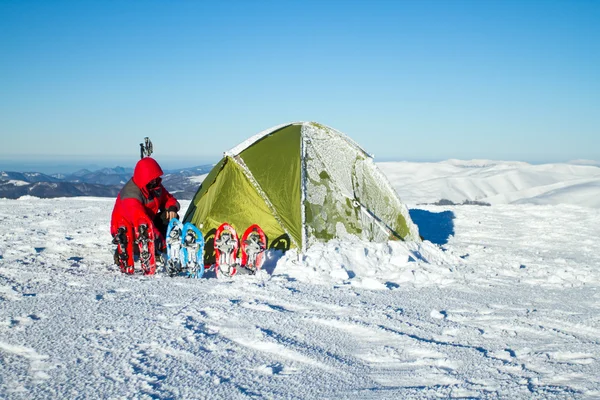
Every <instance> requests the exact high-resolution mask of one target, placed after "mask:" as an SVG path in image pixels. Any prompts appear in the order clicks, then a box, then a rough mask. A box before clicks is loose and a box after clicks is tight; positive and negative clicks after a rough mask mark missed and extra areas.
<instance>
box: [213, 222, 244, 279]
mask: <svg viewBox="0 0 600 400" xmlns="http://www.w3.org/2000/svg"><path fill="white" fill-rule="evenodd" d="M238 248H239V241H238V235H237V232H236V231H235V229H234V228H233V227H232V226H231V225H229V224H228V223H224V224H221V226H219V228H217V231H216V232H215V258H216V268H215V272H216V274H217V277H219V275H224V276H227V277H231V276H233V275H235V274H236V272H237V252H238Z"/></svg>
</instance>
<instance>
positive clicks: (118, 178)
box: [0, 164, 213, 200]
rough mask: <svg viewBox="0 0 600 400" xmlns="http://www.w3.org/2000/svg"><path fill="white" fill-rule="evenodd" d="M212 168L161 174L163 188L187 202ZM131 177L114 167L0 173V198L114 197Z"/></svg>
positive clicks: (131, 173)
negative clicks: (44, 172)
mask: <svg viewBox="0 0 600 400" xmlns="http://www.w3.org/2000/svg"><path fill="white" fill-rule="evenodd" d="M212 167H213V165H212V164H211V165H201V166H197V167H191V168H182V169H177V170H168V171H165V175H163V185H164V186H165V187H166V188H167V190H169V192H171V193H173V194H174V195H175V196H176V197H177V198H178V199H182V200H185V199H191V198H192V197H193V196H194V194H195V193H196V190H198V186H199V185H200V183H201V182H202V180H203V176H204V175H205V174H207V173H208V172H210V170H211V169H212ZM132 176H133V169H131V168H123V167H115V168H103V169H99V170H97V171H89V170H87V169H82V170H80V171H77V172H74V173H72V174H68V175H63V174H53V175H46V174H42V173H40V172H13V171H0V198H8V199H17V198H19V197H21V196H26V195H30V196H35V197H41V198H53V197H75V196H94V197H116V195H117V194H118V193H119V191H120V190H121V188H122V187H123V185H124V184H125V183H126V182H127V181H128V180H129V179H130V178H131V177H132Z"/></svg>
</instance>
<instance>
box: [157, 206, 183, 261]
mask: <svg viewBox="0 0 600 400" xmlns="http://www.w3.org/2000/svg"><path fill="white" fill-rule="evenodd" d="M175 218H177V219H179V214H177V216H176V217H175ZM152 223H153V224H154V226H155V227H156V229H157V230H158V231H159V232H160V234H161V235H162V243H161V244H160V249H159V250H160V251H162V250H164V248H165V247H166V243H165V239H166V237H167V229H169V220H168V219H167V211H166V210H163V211H161V212H159V213H158V214H156V216H155V217H154V220H153V221H152Z"/></svg>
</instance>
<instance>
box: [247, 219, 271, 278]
mask: <svg viewBox="0 0 600 400" xmlns="http://www.w3.org/2000/svg"><path fill="white" fill-rule="evenodd" d="M266 249H267V239H266V236H265V233H264V232H263V230H262V229H261V228H260V226H258V225H256V224H255V225H252V226H250V227H249V228H248V229H246V232H244V234H243V235H242V266H243V267H244V268H246V269H247V270H248V271H249V272H250V273H251V274H255V273H256V271H258V270H259V269H261V267H262V265H263V263H264V261H265V250H266Z"/></svg>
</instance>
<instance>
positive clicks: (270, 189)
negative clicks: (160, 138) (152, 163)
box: [184, 122, 420, 250]
mask: <svg viewBox="0 0 600 400" xmlns="http://www.w3.org/2000/svg"><path fill="white" fill-rule="evenodd" d="M184 221H185V222H192V223H194V224H195V225H196V226H202V230H203V232H208V231H211V230H212V229H216V228H217V227H218V226H219V225H220V224H221V223H223V222H228V223H230V224H232V225H233V226H234V228H236V229H237V230H239V231H240V234H241V232H243V230H245V229H246V228H247V227H248V226H250V225H253V224H258V225H260V226H261V227H262V229H263V230H264V231H265V234H266V235H267V237H268V238H269V241H270V242H271V241H275V239H277V241H279V240H284V241H287V242H289V246H288V248H289V247H296V248H299V249H301V250H305V249H306V248H307V247H308V246H310V245H312V244H314V243H316V242H320V241H327V240H331V239H333V238H345V237H348V236H353V237H358V238H360V239H363V240H369V241H386V240H416V241H418V240H420V239H419V234H418V229H417V227H416V225H415V224H414V223H413V222H412V221H411V219H410V216H409V213H408V209H407V208H406V206H405V205H404V204H402V202H401V200H400V198H399V197H398V195H397V194H396V192H395V191H394V189H393V188H392V186H391V185H390V184H389V182H388V181H387V179H386V178H385V176H384V175H383V174H382V173H381V171H379V169H378V168H377V166H376V165H375V163H374V162H373V159H372V157H371V156H370V155H369V154H368V153H367V152H366V151H364V150H363V149H362V148H361V147H360V146H359V145H358V144H356V143H355V142H354V141H352V140H351V139H350V138H348V137H347V136H346V135H344V134H343V133H341V132H339V131H337V130H335V129H333V128H330V127H327V126H324V125H321V124H317V123H314V122H296V123H291V124H285V125H279V126H276V127H274V128H271V129H268V130H266V131H263V132H261V133H260V134H258V135H255V136H253V137H251V138H250V139H248V140H246V141H245V142H243V143H241V144H240V145H238V146H236V147H235V148H234V149H232V150H230V151H228V152H226V153H225V155H224V157H223V159H222V160H221V161H220V162H219V163H217V164H216V165H215V167H214V168H213V170H212V171H211V172H210V173H209V174H208V176H207V177H206V179H205V180H204V182H203V183H202V184H201V186H200V188H199V189H198V191H197V193H196V195H195V196H194V199H193V200H192V203H191V204H190V207H189V209H188V212H187V213H186V215H185V217H184Z"/></svg>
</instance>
